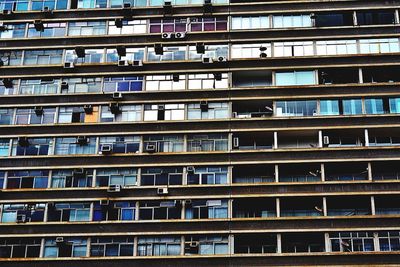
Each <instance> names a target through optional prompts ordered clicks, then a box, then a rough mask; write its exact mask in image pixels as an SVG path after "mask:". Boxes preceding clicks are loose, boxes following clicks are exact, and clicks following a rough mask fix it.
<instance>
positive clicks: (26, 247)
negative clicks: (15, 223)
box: [0, 238, 41, 258]
mask: <svg viewBox="0 0 400 267" xmlns="http://www.w3.org/2000/svg"><path fill="white" fill-rule="evenodd" d="M40 244H41V239H40V238H7V239H5V238H1V239H0V258H38V257H39V256H40Z"/></svg>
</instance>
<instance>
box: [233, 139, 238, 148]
mask: <svg viewBox="0 0 400 267" xmlns="http://www.w3.org/2000/svg"><path fill="white" fill-rule="evenodd" d="M233 148H239V137H234V138H233Z"/></svg>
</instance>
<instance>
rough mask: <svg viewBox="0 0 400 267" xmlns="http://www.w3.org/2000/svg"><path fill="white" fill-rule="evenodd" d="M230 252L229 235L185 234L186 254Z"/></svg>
mask: <svg viewBox="0 0 400 267" xmlns="http://www.w3.org/2000/svg"><path fill="white" fill-rule="evenodd" d="M193 244H195V245H193ZM228 253H229V252H228V237H227V236H185V255H198V254H200V255H217V254H228Z"/></svg>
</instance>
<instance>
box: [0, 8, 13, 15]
mask: <svg viewBox="0 0 400 267" xmlns="http://www.w3.org/2000/svg"><path fill="white" fill-rule="evenodd" d="M2 13H3V15H5V16H7V15H11V14H12V13H13V11H12V10H8V9H3V12H2Z"/></svg>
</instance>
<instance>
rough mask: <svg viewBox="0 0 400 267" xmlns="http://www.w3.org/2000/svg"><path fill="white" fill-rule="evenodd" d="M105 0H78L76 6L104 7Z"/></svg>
mask: <svg viewBox="0 0 400 267" xmlns="http://www.w3.org/2000/svg"><path fill="white" fill-rule="evenodd" d="M105 7H107V0H78V8H105Z"/></svg>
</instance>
